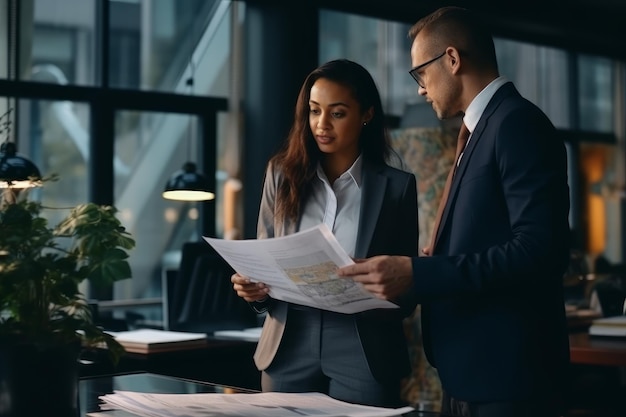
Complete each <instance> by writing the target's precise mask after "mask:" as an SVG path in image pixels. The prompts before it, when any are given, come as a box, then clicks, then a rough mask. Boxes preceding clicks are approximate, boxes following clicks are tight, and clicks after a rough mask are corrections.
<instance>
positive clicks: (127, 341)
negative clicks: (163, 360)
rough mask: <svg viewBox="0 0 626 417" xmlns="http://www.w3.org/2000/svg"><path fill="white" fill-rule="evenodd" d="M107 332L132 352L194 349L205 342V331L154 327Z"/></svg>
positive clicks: (204, 344)
mask: <svg viewBox="0 0 626 417" xmlns="http://www.w3.org/2000/svg"><path fill="white" fill-rule="evenodd" d="M107 333H109V334H110V335H111V336H113V337H114V338H115V340H117V341H118V342H119V343H120V344H121V345H122V346H124V349H126V351H127V352H133V353H155V352H168V351H171V350H183V349H194V348H200V347H203V346H206V344H207V335H206V334H205V333H187V332H172V331H167V330H156V329H137V330H128V331H123V332H107Z"/></svg>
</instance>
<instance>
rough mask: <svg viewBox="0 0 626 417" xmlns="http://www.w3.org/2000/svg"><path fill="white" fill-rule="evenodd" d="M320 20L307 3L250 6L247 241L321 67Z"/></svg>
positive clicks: (254, 1) (253, 2) (253, 1)
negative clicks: (302, 98) (304, 89)
mask: <svg viewBox="0 0 626 417" xmlns="http://www.w3.org/2000/svg"><path fill="white" fill-rule="evenodd" d="M318 20H319V17H318V10H317V7H316V6H313V5H312V4H310V2H308V1H289V2H286V1H278V0H276V1H271V0H263V1H260V0H248V1H246V19H245V22H246V23H245V33H246V35H245V36H246V39H245V45H246V49H245V51H244V55H245V58H244V60H243V62H244V63H245V66H246V68H245V71H244V73H245V86H244V94H243V111H244V115H245V117H244V120H245V133H244V148H243V173H242V176H243V180H244V188H243V204H244V231H243V232H244V238H253V237H256V222H257V216H258V209H259V202H260V198H261V190H262V185H263V173H264V171H265V166H266V164H267V161H268V159H269V158H270V157H271V156H272V154H274V153H275V152H276V151H277V150H278V148H279V147H280V145H281V144H282V142H283V140H284V139H285V137H286V135H287V133H288V131H289V128H290V127H291V122H292V120H293V113H294V109H295V104H296V98H297V95H298V91H299V90H300V86H301V85H302V83H303V82H304V78H305V77H306V75H307V74H308V73H309V72H310V71H311V70H313V69H314V68H315V67H316V66H317V64H318V35H317V34H318Z"/></svg>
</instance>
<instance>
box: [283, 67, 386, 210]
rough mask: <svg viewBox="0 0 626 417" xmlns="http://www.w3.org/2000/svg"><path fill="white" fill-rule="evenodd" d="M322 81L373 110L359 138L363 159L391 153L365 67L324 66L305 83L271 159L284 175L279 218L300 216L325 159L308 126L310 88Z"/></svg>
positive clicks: (372, 159)
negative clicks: (284, 136) (342, 88)
mask: <svg viewBox="0 0 626 417" xmlns="http://www.w3.org/2000/svg"><path fill="white" fill-rule="evenodd" d="M320 78H324V79H327V80H330V81H332V82H336V83H338V84H341V85H343V86H345V87H347V88H348V89H349V90H350V91H351V93H352V96H353V97H354V99H355V100H356V101H357V102H358V103H359V106H360V111H361V114H363V113H365V112H366V111H367V110H369V109H370V108H372V109H373V110H374V111H373V117H372V119H371V120H370V121H369V122H368V123H367V126H364V127H363V130H362V131H361V136H360V138H359V147H360V149H361V154H362V157H363V160H364V161H368V162H372V163H375V164H376V163H384V162H385V161H387V158H388V157H389V155H390V153H391V152H392V151H391V145H390V139H389V135H388V132H387V129H386V127H385V115H384V113H383V107H382V102H381V100H380V94H379V92H378V88H377V87H376V83H375V82H374V79H373V78H372V76H371V75H370V73H369V72H368V71H367V70H366V69H365V68H364V67H363V66H361V65H359V64H357V63H356V62H353V61H350V60H347V59H337V60H334V61H329V62H327V63H325V64H323V65H321V66H320V67H318V68H316V69H315V70H313V71H312V72H311V73H310V74H309V75H308V76H307V77H306V79H305V80H304V84H303V85H302V87H301V88H300V93H299V95H298V101H297V103H296V109H295V115H294V121H293V125H292V126H291V130H290V132H289V135H288V136H287V139H286V141H285V143H284V145H283V148H282V149H281V150H280V151H279V152H278V153H277V154H276V155H275V156H274V157H273V158H272V160H271V162H272V163H273V164H274V165H275V166H277V167H278V168H279V169H280V171H281V172H282V175H283V176H284V181H283V182H282V183H281V186H280V187H279V189H278V190H277V196H276V201H277V203H278V204H277V210H276V215H277V216H279V217H283V218H290V219H292V220H295V219H296V218H297V217H298V215H299V212H300V206H301V204H302V203H303V202H304V201H305V200H306V198H307V197H308V195H309V194H310V191H311V180H312V179H313V178H314V176H315V175H316V174H315V173H316V169H317V164H318V162H319V161H320V159H321V156H322V152H321V151H320V150H319V148H318V146H317V143H316V142H315V139H314V137H313V133H312V132H311V129H310V127H309V112H310V107H309V100H310V97H311V87H313V84H315V82H316V81H317V80H319V79H320Z"/></svg>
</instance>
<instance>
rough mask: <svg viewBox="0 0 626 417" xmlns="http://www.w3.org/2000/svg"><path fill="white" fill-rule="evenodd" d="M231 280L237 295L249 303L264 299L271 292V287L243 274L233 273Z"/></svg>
mask: <svg viewBox="0 0 626 417" xmlns="http://www.w3.org/2000/svg"><path fill="white" fill-rule="evenodd" d="M230 282H232V283H233V289H234V290H235V292H236V293H237V295H238V296H239V297H241V298H243V299H244V300H246V301H247V302H249V303H251V302H254V301H263V300H264V299H266V298H267V294H268V293H269V292H270V289H269V288H267V286H266V285H265V284H263V283H262V282H252V281H250V278H248V277H244V276H243V275H239V274H233V275H232V276H231V277H230Z"/></svg>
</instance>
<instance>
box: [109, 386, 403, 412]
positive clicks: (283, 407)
mask: <svg viewBox="0 0 626 417" xmlns="http://www.w3.org/2000/svg"><path fill="white" fill-rule="evenodd" d="M100 400H102V401H103V404H101V405H100V409H101V410H115V409H118V410H124V411H129V412H131V413H133V414H136V415H138V416H150V417H177V416H180V417H207V416H237V417H241V416H255V417H391V416H400V415H402V414H404V413H408V412H410V411H413V408H412V407H402V408H382V407H370V406H365V405H358V404H351V403H347V402H343V401H339V400H335V399H334V398H331V397H329V396H327V395H324V394H320V393H313V392H310V393H301V394H297V393H279V392H263V393H255V394H216V393H201V394H149V393H141V392H130V391H115V392H114V393H113V394H106V395H103V396H100Z"/></svg>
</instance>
